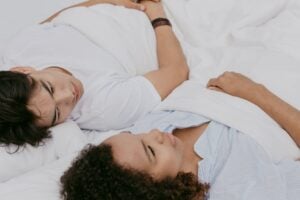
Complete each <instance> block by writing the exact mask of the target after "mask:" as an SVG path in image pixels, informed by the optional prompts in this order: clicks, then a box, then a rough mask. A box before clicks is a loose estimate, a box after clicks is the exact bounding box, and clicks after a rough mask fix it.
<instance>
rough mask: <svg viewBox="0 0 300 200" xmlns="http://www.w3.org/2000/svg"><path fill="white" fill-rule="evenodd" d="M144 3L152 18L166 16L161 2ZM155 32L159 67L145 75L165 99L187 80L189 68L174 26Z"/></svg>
mask: <svg viewBox="0 0 300 200" xmlns="http://www.w3.org/2000/svg"><path fill="white" fill-rule="evenodd" d="M142 4H145V5H146V6H147V7H146V11H145V12H146V14H147V15H148V17H149V19H150V20H153V19H156V18H158V17H162V18H165V17H166V15H165V12H164V10H163V7H162V5H161V3H153V2H150V1H147V2H142ZM155 34H156V40H157V55H158V63H159V69H158V70H155V71H151V72H149V73H147V74H145V75H144V76H145V77H146V78H147V79H148V80H150V81H151V82H152V84H153V85H154V87H155V88H156V90H157V91H158V93H159V94H160V96H161V98H162V99H164V98H165V97H166V96H168V95H169V94H170V93H171V92H172V90H173V89H175V88H176V87H177V86H178V85H180V84H181V83H182V82H183V81H185V80H187V78H188V73H189V68H188V65H187V63H186V59H185V57H184V54H183V52H182V49H181V46H180V44H179V42H178V40H177V38H176V36H175V34H174V32H173V30H172V27H170V26H159V27H157V28H155Z"/></svg>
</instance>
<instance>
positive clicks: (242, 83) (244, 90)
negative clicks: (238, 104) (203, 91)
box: [207, 72, 259, 99]
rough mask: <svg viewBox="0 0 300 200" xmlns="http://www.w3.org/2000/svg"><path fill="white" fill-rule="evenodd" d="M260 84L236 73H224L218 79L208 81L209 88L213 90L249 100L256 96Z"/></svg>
mask: <svg viewBox="0 0 300 200" xmlns="http://www.w3.org/2000/svg"><path fill="white" fill-rule="evenodd" d="M258 86H259V84H258V83H256V82H254V81H252V80H251V79H249V78H247V77H246V76H244V75H242V74H239V73H235V72H224V73H223V74H222V75H220V76H219V77H217V78H212V79H210V80H209V81H208V83H207V87H208V88H209V89H212V90H217V91H221V92H225V93H228V94H230V95H233V96H237V97H241V98H243V99H249V98H250V97H251V95H255V94H254V93H253V92H255V91H256V90H257V89H258Z"/></svg>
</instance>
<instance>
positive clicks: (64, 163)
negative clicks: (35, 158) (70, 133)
mask: <svg viewBox="0 0 300 200" xmlns="http://www.w3.org/2000/svg"><path fill="white" fill-rule="evenodd" d="M76 155H77V154H73V155H69V156H67V157H65V158H62V159H59V160H58V161H55V162H53V163H51V164H48V165H47V166H44V167H41V168H39V169H36V170H34V171H31V172H29V173H26V174H24V175H22V176H19V177H16V178H13V179H11V180H9V181H7V182H5V183H0V196H1V199H5V200H20V199H22V200H60V196H59V190H60V184H59V179H60V177H61V176H62V174H63V172H64V171H65V170H66V169H67V168H68V167H69V165H70V163H71V161H72V159H73V158H74V157H75V156H76Z"/></svg>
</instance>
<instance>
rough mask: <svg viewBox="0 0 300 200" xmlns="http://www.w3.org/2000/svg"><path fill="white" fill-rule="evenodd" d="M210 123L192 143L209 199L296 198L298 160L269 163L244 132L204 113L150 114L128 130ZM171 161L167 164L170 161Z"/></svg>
mask: <svg viewBox="0 0 300 200" xmlns="http://www.w3.org/2000/svg"><path fill="white" fill-rule="evenodd" d="M207 122H210V123H209V125H208V127H207V128H206V130H205V131H204V133H203V134H202V135H201V136H200V137H199V138H198V140H197V141H196V143H195V145H194V150H195V152H196V153H197V154H198V155H199V156H200V157H202V158H203V160H201V161H200V162H199V163H198V176H199V180H200V181H201V182H206V183H209V184H210V185H211V188H210V191H209V196H208V199H210V200H297V199H300V162H299V161H293V160H284V161H282V162H280V163H273V162H272V160H271V159H270V157H269V156H268V155H267V153H266V152H265V151H264V149H263V148H262V147H261V146H260V145H258V144H257V143H256V141H255V140H253V139H252V138H250V137H248V136H247V135H245V134H243V133H241V132H239V131H237V130H235V129H233V128H231V127H228V126H226V125H223V124H220V123H218V122H215V121H212V120H210V119H208V118H206V117H204V116H200V115H197V114H193V113H188V112H180V111H163V112H155V113H151V114H149V115H148V116H146V117H145V118H143V119H141V120H139V121H138V122H136V123H135V125H134V126H132V127H131V128H129V129H128V131H130V132H132V133H143V132H148V131H150V130H152V129H159V130H161V131H163V132H168V133H171V132H172V131H173V130H174V129H177V128H187V127H193V126H199V125H201V124H204V123H207ZM170 164H171V163H170Z"/></svg>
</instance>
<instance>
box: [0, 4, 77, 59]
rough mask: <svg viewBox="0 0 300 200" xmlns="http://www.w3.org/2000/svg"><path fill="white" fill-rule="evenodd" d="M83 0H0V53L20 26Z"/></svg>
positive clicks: (38, 20)
mask: <svg viewBox="0 0 300 200" xmlns="http://www.w3.org/2000/svg"><path fill="white" fill-rule="evenodd" d="M81 1H83V0H0V55H1V54H2V52H3V49H4V48H5V46H6V45H7V42H8V41H9V40H10V39H11V38H13V36H14V35H15V34H16V33H17V32H18V31H19V30H21V29H22V28H24V27H26V26H28V25H30V24H33V23H38V22H40V21H43V20H44V19H45V18H47V17H48V16H50V15H51V14H53V13H55V12H56V11H58V10H59V9H62V8H64V7H67V6H69V5H72V4H74V3H78V2H81Z"/></svg>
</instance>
